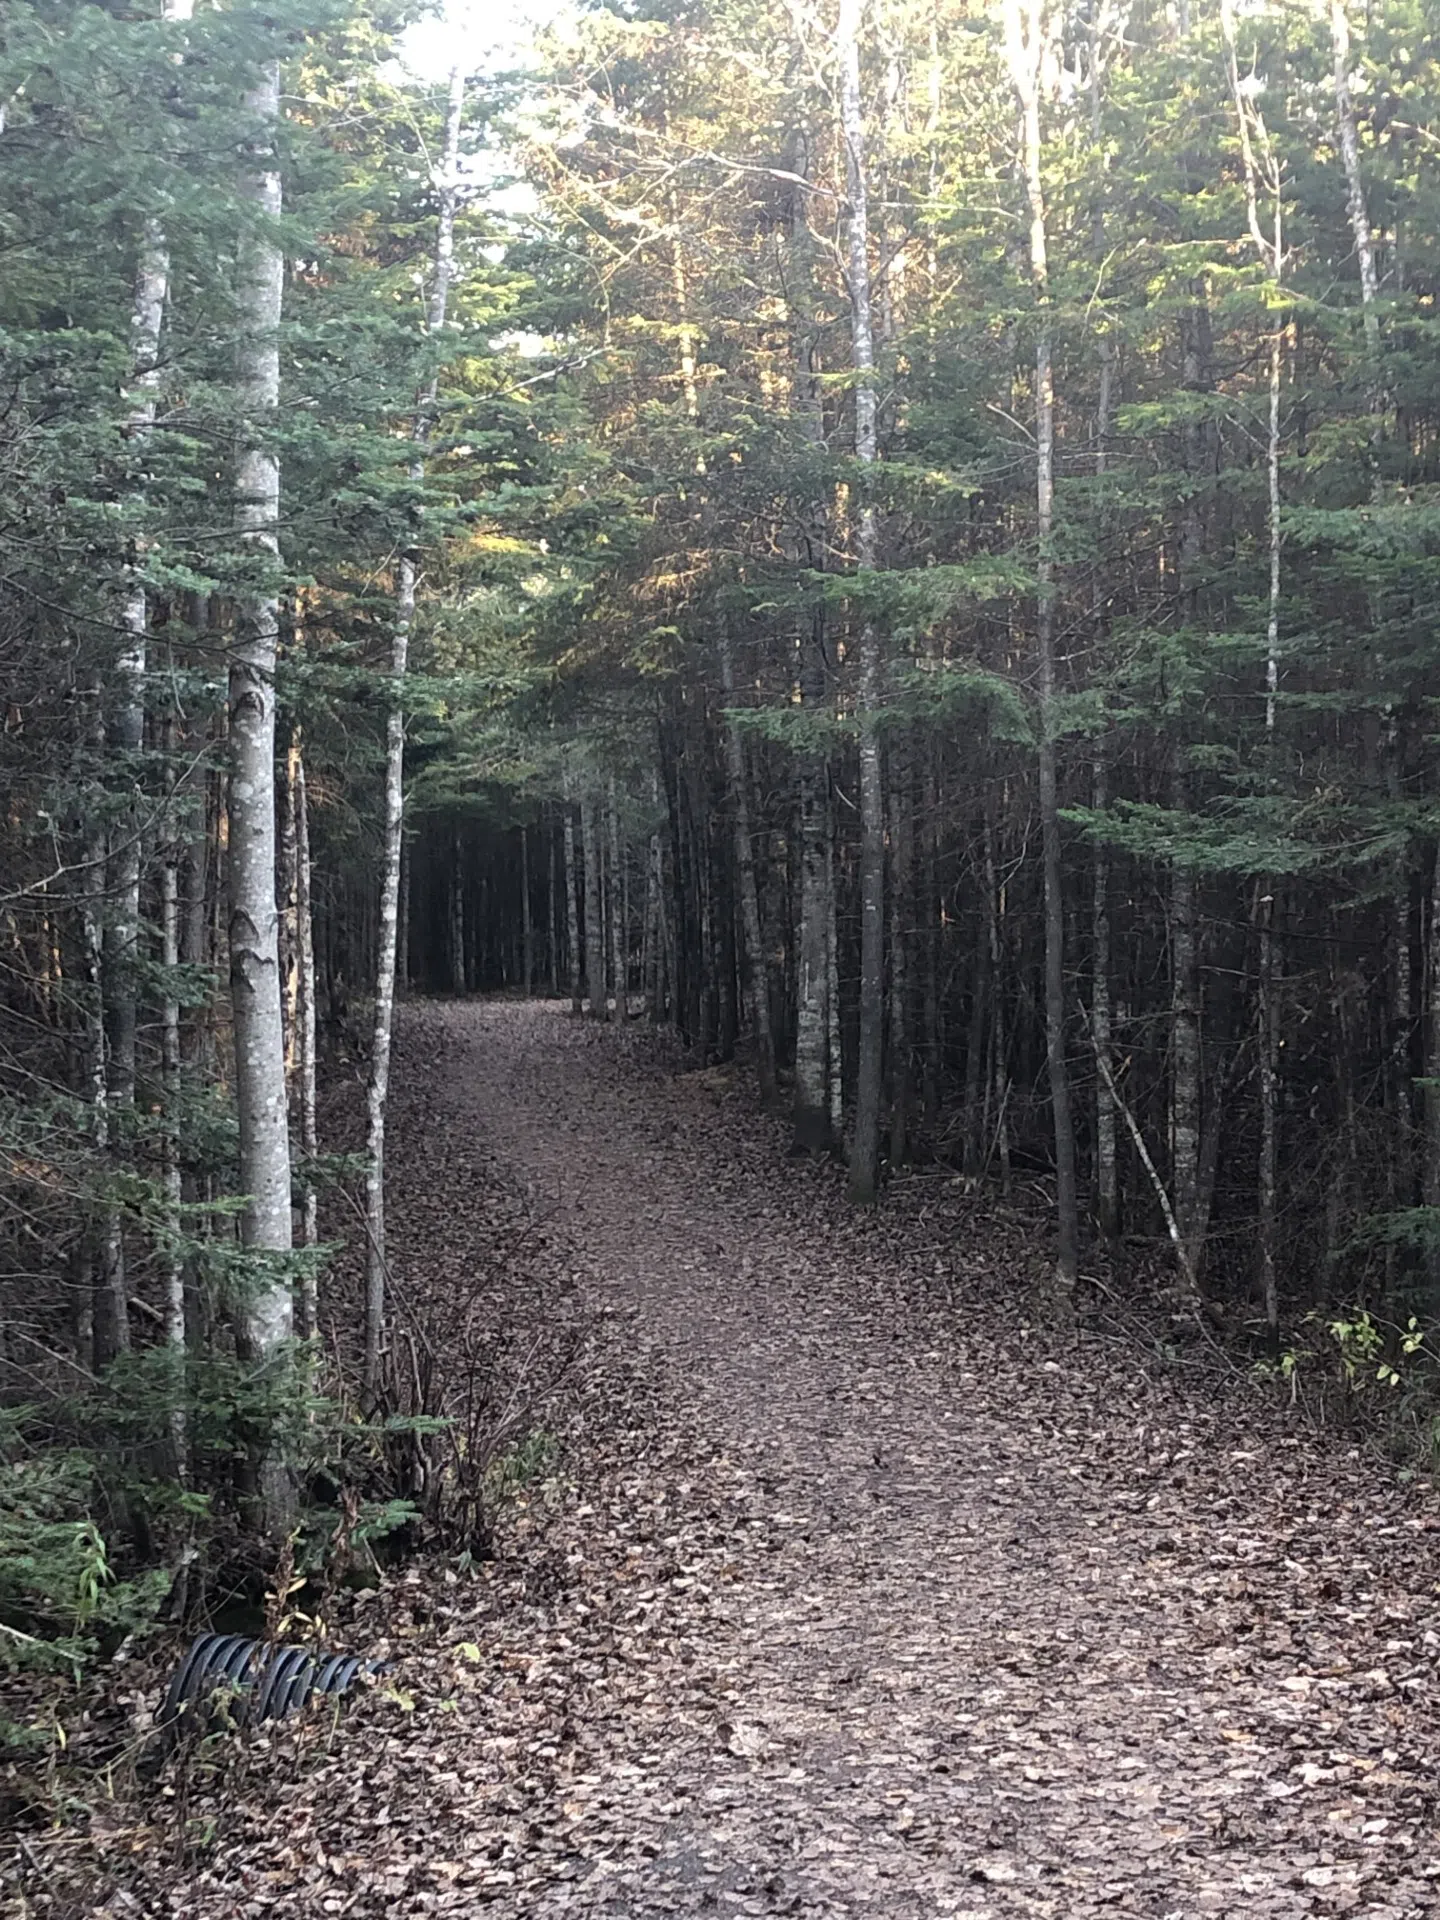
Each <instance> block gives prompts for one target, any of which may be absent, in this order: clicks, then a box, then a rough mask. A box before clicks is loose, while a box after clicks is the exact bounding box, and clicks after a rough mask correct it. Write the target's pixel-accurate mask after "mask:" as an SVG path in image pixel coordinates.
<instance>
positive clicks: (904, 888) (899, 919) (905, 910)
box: [889, 741, 914, 1167]
mask: <svg viewBox="0 0 1440 1920" xmlns="http://www.w3.org/2000/svg"><path fill="white" fill-rule="evenodd" d="M910 802H911V793H910V756H909V752H908V743H905V742H903V741H902V742H899V743H897V744H896V746H895V748H894V749H893V751H892V753H891V756H890V803H889V804H890V870H891V882H890V901H891V925H890V1165H891V1166H892V1167H899V1166H903V1165H904V1163H905V1160H906V1157H907V1154H908V1152H909V1127H910V1055H911V1043H910V1009H909V992H910V929H911V926H912V924H913V921H914V884H913V883H914V875H913V873H912V871H911V867H912V836H911V805H910Z"/></svg>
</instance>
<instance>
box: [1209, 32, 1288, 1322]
mask: <svg viewBox="0 0 1440 1920" xmlns="http://www.w3.org/2000/svg"><path fill="white" fill-rule="evenodd" d="M1220 31H1221V38H1222V40H1223V41H1224V47H1225V67H1226V72H1227V74H1228V76H1229V81H1230V97H1231V101H1232V103H1233V105H1234V108H1235V118H1236V122H1237V124H1238V127H1239V131H1240V155H1241V160H1242V162H1243V164H1244V170H1245V201H1246V213H1247V218H1248V221H1249V226H1250V237H1251V239H1252V240H1253V242H1254V244H1255V251H1256V252H1257V254H1258V255H1259V257H1260V261H1261V264H1262V265H1263V266H1264V268H1265V270H1266V272H1267V274H1268V275H1269V278H1270V282H1271V287H1272V290H1273V292H1274V293H1275V295H1277V296H1278V294H1279V291H1280V287H1281V284H1282V281H1283V277H1284V272H1285V238H1284V225H1283V213H1284V203H1283V198H1282V194H1281V184H1282V182H1281V172H1280V162H1279V160H1278V158H1277V157H1276V154H1275V151H1274V148H1273V146H1272V145H1271V142H1270V137H1269V134H1268V132H1267V130H1266V126H1265V121H1264V119H1263V117H1262V115H1261V113H1260V109H1259V107H1258V106H1257V105H1256V104H1255V102H1254V100H1253V99H1251V98H1249V97H1248V96H1247V94H1246V91H1245V89H1244V88H1243V87H1242V85H1241V81H1240V70H1239V61H1238V59H1237V57H1236V50H1235V13H1234V6H1233V0H1220ZM1262 189H1263V190H1264V191H1265V192H1266V193H1268V195H1269V196H1270V200H1271V211H1272V216H1273V219H1272V228H1271V231H1270V232H1269V233H1267V232H1266V231H1265V229H1264V226H1263V224H1262V222H1261V218H1260V194H1261V190H1262ZM1278 305H1279V302H1278V298H1277V300H1276V306H1277V308H1278ZM1285 325H1286V323H1285V320H1284V318H1283V315H1281V314H1280V313H1278V312H1277V316H1276V320H1275V325H1274V327H1273V328H1272V330H1271V335H1270V380H1269V425H1268V431H1267V437H1266V474H1267V496H1268V514H1269V542H1268V544H1269V573H1270V591H1269V602H1268V612H1267V618H1266V645H1265V755H1266V761H1267V765H1268V767H1269V768H1270V770H1271V779H1272V781H1273V762H1274V752H1275V712H1276V701H1277V698H1278V695H1279V688H1280V584H1281V532H1282V530H1281V523H1280V509H1281V499H1280V386H1281V374H1282V371H1283V364H1284V348H1285ZM1255 918H1256V927H1257V933H1258V936H1259V1013H1260V1154H1259V1161H1258V1164H1257V1168H1256V1192H1257V1213H1258V1220H1257V1237H1258V1241H1259V1267H1260V1293H1261V1299H1262V1301H1263V1303H1264V1309H1265V1322H1266V1326H1267V1327H1268V1329H1269V1332H1270V1336H1271V1340H1272V1343H1274V1344H1277V1345H1278V1340H1279V1330H1280V1301H1279V1295H1278V1292H1277V1285H1278V1282H1277V1273H1276V1258H1275V1253H1276V1249H1275V1233H1276V1204H1277V1195H1276V1167H1277V1126H1278V1120H1279V1114H1278V1095H1279V1080H1280V1046H1281V1020H1280V1007H1279V1000H1278V989H1277V984H1276V966H1277V960H1276V935H1275V887H1274V882H1273V880H1272V879H1270V878H1269V877H1263V878H1262V879H1261V881H1260V884H1259V889H1258V898H1257V902H1256V909H1255Z"/></svg>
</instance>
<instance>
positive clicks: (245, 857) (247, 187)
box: [229, 63, 293, 1502]
mask: <svg viewBox="0 0 1440 1920" xmlns="http://www.w3.org/2000/svg"><path fill="white" fill-rule="evenodd" d="M242 107H243V111H244V114H245V118H246V122H247V128H248V130H247V134H246V144H245V150H244V172H243V174H242V176H241V182H240V186H241V194H242V200H243V211H244V225H243V228H242V232H241V236H240V248H239V260H238V267H237V274H236V308H237V319H238V324H239V330H240V349H239V366H238V375H237V383H236V398H237V406H238V410H239V416H240V427H239V449H238V456H237V459H236V464H235V510H236V524H237V527H238V530H239V535H240V543H241V548H242V551H243V553H244V555H245V559H246V567H247V577H246V582H245V586H244V590H243V592H242V593H241V595H240V597H239V600H238V603H237V607H236V630H235V637H234V641H233V644H232V646H231V650H230V685H229V735H230V745H231V761H230V806H229V816H230V817H229V890H230V992H231V1005H232V1014H233V1019H234V1029H235V1095H236V1107H237V1111H238V1116H239V1123H240V1179H241V1185H242V1188H243V1190H244V1193H245V1210H244V1213H243V1215H242V1217H241V1236H242V1239H243V1242H244V1244H245V1246H246V1247H247V1248H248V1249H249V1250H250V1251H251V1252H252V1253H254V1254H256V1255H259V1256H262V1257H261V1259H260V1260H258V1261H257V1262H256V1265H255V1273H254V1278H253V1280H252V1282H251V1284H250V1288H249V1292H248V1295H247V1298H246V1302H245V1331H246V1336H247V1339H248V1343H249V1345H250V1347H251V1349H252V1350H253V1352H254V1353H255V1355H256V1356H257V1357H259V1358H263V1359H268V1358H271V1357H272V1356H274V1355H276V1354H277V1353H278V1352H279V1351H280V1350H281V1349H282V1348H283V1346H284V1344H285V1342H286V1341H287V1340H288V1339H289V1337H290V1334H291V1330H292V1327H293V1313H292V1306H291V1297H290V1277H289V1272H288V1268H287V1264H286V1262H285V1261H284V1259H283V1258H282V1256H284V1255H285V1254H288V1253H289V1252H290V1248H291V1218H290V1134H289V1117H288V1100H287V1092H286V1084H285V1026H284V1018H283V1013H282V1007H281V982H280V915H279V909H278V907H277V904H276V898H275V853H276V833H275V664H276V652H277V645H278V639H279V630H280V628H279V585H278V578H277V576H278V570H279V559H280V531H279V520H280V463H279V459H278V457H277V455H276V453H275V449H274V445H273V435H274V431H275V426H276V414H277V410H278V408H279V404H280V323H281V317H282V309H283V301H284V285H285V267H284V259H283V257H282V254H281V249H280V240H279V235H278V232H277V227H278V223H279V219H280V211H281V203H280V172H279V165H278V161H277V158H276V151H275V143H276V137H277V132H278V127H279V119H280V69H279V65H278V63H270V64H268V65H266V66H265V67H264V68H263V69H262V70H261V72H260V74H259V77H258V78H257V79H256V81H255V83H254V84H253V86H251V88H250V89H249V90H248V91H247V93H246V94H245V96H244V99H243V102H242ZM267 1492H268V1495H269V1496H270V1498H271V1500H272V1502H273V1501H274V1499H275V1497H276V1496H277V1494H281V1493H282V1492H283V1486H282V1480H281V1478H280V1477H279V1475H278V1474H277V1471H276V1470H275V1469H274V1468H272V1469H271V1470H270V1472H269V1474H268V1487H267Z"/></svg>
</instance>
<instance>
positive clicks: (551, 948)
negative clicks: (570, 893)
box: [545, 809, 563, 1000]
mask: <svg viewBox="0 0 1440 1920" xmlns="http://www.w3.org/2000/svg"><path fill="white" fill-rule="evenodd" d="M545 859H546V865H547V870H548V875H549V882H550V884H549V893H548V900H549V908H548V918H547V923H546V930H545V931H546V945H545V953H546V959H547V961H548V974H549V981H550V997H551V998H552V999H554V1000H558V999H559V998H560V928H561V925H562V924H563V921H562V915H561V911H560V868H559V858H558V851H557V841H556V837H555V826H554V822H553V821H552V820H550V819H549V817H548V809H547V818H546V824H545Z"/></svg>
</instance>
